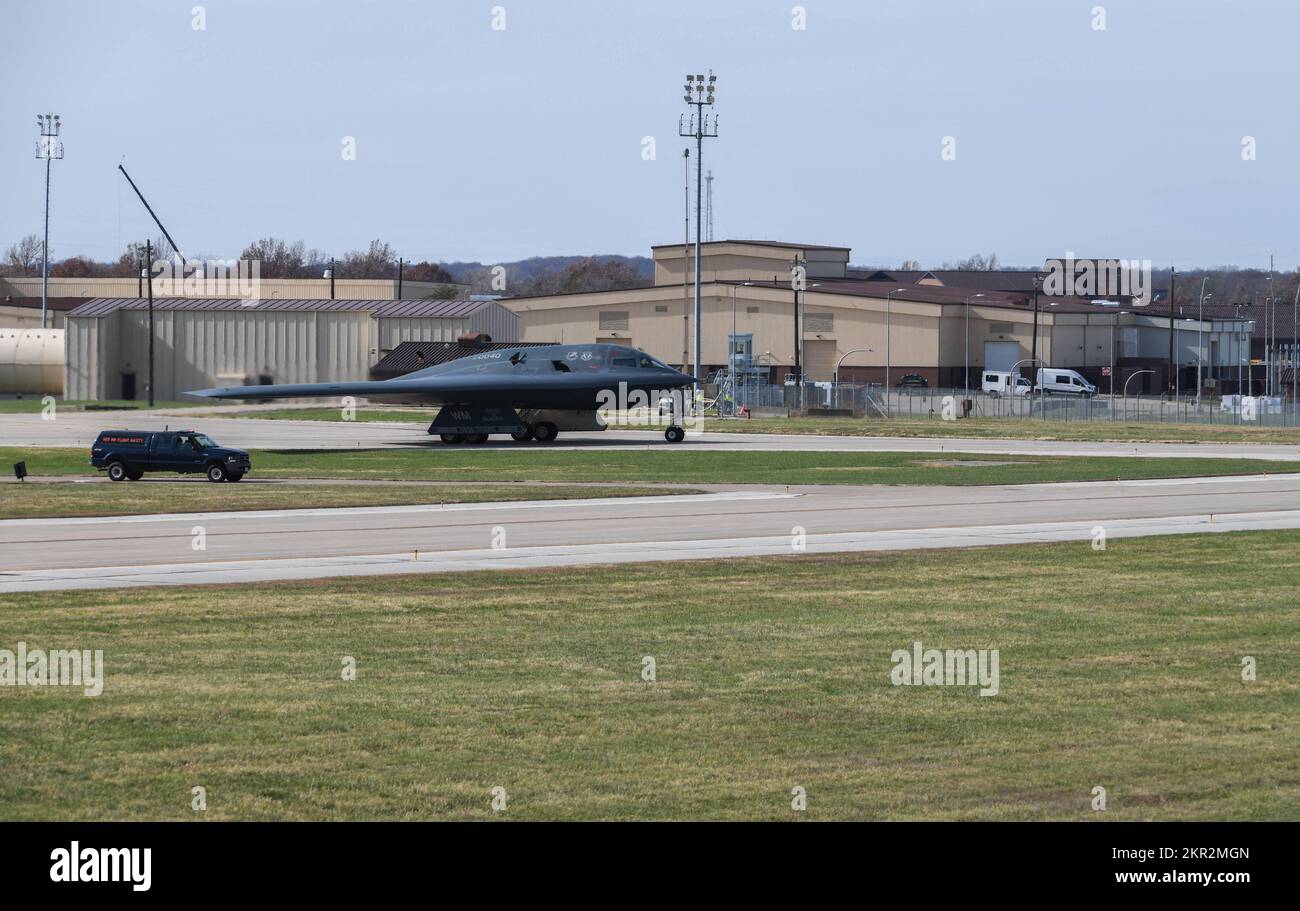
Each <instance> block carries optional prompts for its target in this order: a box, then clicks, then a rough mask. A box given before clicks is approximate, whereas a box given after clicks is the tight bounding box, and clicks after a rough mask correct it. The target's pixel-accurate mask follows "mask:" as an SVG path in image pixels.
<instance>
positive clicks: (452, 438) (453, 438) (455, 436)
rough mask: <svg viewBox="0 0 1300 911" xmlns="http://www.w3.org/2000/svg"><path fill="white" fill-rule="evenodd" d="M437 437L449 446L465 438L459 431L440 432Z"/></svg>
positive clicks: (461, 441) (463, 440)
mask: <svg viewBox="0 0 1300 911" xmlns="http://www.w3.org/2000/svg"><path fill="white" fill-rule="evenodd" d="M438 438H439V439H440V440H442V441H443V442H444V443H446V444H447V445H449V446H454V445H456V444H457V443H463V442H465V438H464V437H463V436H461V435H460V434H459V433H442V434H439V435H438Z"/></svg>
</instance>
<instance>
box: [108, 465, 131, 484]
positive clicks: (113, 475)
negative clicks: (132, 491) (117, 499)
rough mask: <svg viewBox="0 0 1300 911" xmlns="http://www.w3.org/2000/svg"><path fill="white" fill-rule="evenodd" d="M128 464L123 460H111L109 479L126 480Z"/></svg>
mask: <svg viewBox="0 0 1300 911" xmlns="http://www.w3.org/2000/svg"><path fill="white" fill-rule="evenodd" d="M126 477H127V475H126V466H125V465H123V464H122V463H121V462H110V463H109V464H108V479H109V480H110V481H125V480H126Z"/></svg>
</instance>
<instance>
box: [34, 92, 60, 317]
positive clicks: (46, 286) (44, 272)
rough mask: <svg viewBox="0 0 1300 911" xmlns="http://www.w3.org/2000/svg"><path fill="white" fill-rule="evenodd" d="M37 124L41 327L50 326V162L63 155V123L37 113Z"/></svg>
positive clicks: (57, 116) (52, 117)
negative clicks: (41, 178) (41, 177)
mask: <svg viewBox="0 0 1300 911" xmlns="http://www.w3.org/2000/svg"><path fill="white" fill-rule="evenodd" d="M36 125H37V126H38V127H40V128H41V138H40V139H39V140H37V142H36V157H37V158H38V159H41V158H43V159H45V242H44V244H42V245H41V328H42V329H46V328H49V312H50V162H52V161H54V160H55V159H58V158H62V157H63V143H61V142H59V128H60V127H61V126H62V124H61V123H60V121H59V115H58V114H37V115H36Z"/></svg>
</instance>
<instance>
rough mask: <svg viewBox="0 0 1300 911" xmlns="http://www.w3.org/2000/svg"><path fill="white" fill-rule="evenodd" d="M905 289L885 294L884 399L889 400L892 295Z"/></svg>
mask: <svg viewBox="0 0 1300 911" xmlns="http://www.w3.org/2000/svg"><path fill="white" fill-rule="evenodd" d="M906 290H907V289H906V288H895V289H894V290H893V291H890V292H889V293H888V294H886V295H885V401H889V398H888V396H889V390H890V388H891V387H890V385H889V362H890V351H889V340H890V338H891V337H892V333H893V319H894V312H893V297H894V295H895V294H901V293H902V292H904V291H906Z"/></svg>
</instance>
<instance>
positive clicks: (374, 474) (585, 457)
mask: <svg viewBox="0 0 1300 911" xmlns="http://www.w3.org/2000/svg"><path fill="white" fill-rule="evenodd" d="M20 459H22V460H25V461H26V462H27V470H28V472H29V473H30V474H31V475H32V476H34V477H35V476H56V475H57V476H66V475H80V476H89V475H92V474H93V473H94V470H93V469H91V468H90V467H89V465H88V464H87V454H86V451H85V450H81V449H19V448H12V447H11V448H0V465H8V464H10V463H12V462H16V461H18V460H20ZM252 459H253V473H252V475H251V477H253V478H276V477H316V478H372V479H393V480H424V481H466V482H505V481H559V482H571V483H591V484H607V483H610V482H619V483H642V482H666V483H676V484H744V483H752V484H926V485H930V484H940V485H971V484H1032V483H1043V482H1050V481H1091V480H1115V479H1133V478H1160V477H1184V476H1186V477H1191V476H1202V475H1206V476H1208V475H1228V474H1260V473H1268V472H1274V473H1276V472H1294V471H1300V463H1293V462H1279V461H1266V460H1257V459H1186V458H1184V459H1169V458H1157V457H1150V458H1146V457H1132V458H1125V457H1116V456H1097V457H1060V456H1002V455H997V456H989V455H972V454H961V453H944V454H930V453H906V452H780V451H773V452H762V451H759V452H707V451H700V450H691V449H689V448H687V449H668V448H665V447H655V448H649V449H645V450H637V451H628V450H621V451H619V450H605V451H602V450H599V449H583V450H552V451H546V450H543V449H541V448H540V447H538V446H527V447H517V446H510V447H503V448H480V447H468V448H466V447H456V448H451V447H443V446H442V445H441V444H431V445H430V446H429V447H426V448H421V449H361V450H357V449H344V450H305V451H289V450H269V451H263V450H254V451H253V452H252ZM154 477H168V476H167V475H155V476H154ZM171 477H175V475H172V476H171ZM245 483H246V482H245ZM214 486H215V485H214ZM226 486H231V487H233V486H234V485H226ZM221 489H222V490H224V489H226V487H225V486H223V487H222V488H221Z"/></svg>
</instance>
